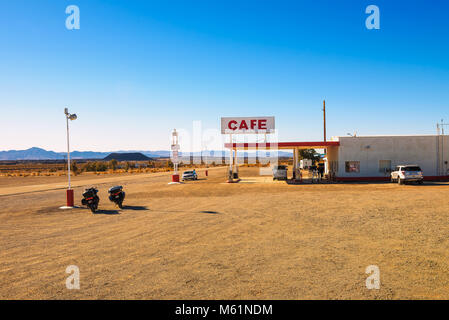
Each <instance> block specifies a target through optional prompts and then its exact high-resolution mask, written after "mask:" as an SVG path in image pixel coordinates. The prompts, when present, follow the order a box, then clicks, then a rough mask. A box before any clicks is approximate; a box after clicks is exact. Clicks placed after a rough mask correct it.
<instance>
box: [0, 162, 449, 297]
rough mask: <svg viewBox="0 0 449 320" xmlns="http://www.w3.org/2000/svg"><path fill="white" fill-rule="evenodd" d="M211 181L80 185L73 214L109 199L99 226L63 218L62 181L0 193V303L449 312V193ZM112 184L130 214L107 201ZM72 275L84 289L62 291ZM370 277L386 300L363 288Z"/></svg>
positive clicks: (142, 177)
mask: <svg viewBox="0 0 449 320" xmlns="http://www.w3.org/2000/svg"><path fill="white" fill-rule="evenodd" d="M209 173H210V174H209V176H208V177H207V178H206V177H205V175H204V172H203V170H201V171H200V180H199V181H195V182H188V183H185V184H182V185H168V184H167V182H168V181H169V175H168V174H167V173H162V174H139V175H137V174H136V175H132V176H129V175H127V176H116V177H113V178H108V179H107V180H104V179H103V180H98V181H96V180H95V179H87V180H83V179H81V178H77V179H76V184H75V185H76V188H75V199H76V202H77V203H80V201H81V190H82V187H84V186H88V185H91V184H92V183H94V182H95V183H96V186H97V187H98V188H99V189H100V198H101V201H100V211H99V212H98V213H97V214H91V213H90V211H89V210H87V209H85V208H79V209H73V210H60V209H59V208H58V207H59V206H60V205H63V204H64V203H65V193H64V190H63V189H60V187H61V186H60V184H61V182H63V180H61V179H59V178H57V177H55V178H54V179H55V180H51V179H49V178H42V180H39V178H36V177H35V178H32V179H34V180H33V181H34V184H30V183H29V182H27V183H23V186H21V184H22V183H21V181H28V180H26V179H28V178H23V177H17V178H14V179H17V180H9V182H8V183H4V181H3V182H0V221H1V223H0V244H1V251H0V298H1V299H98V298H100V299H365V298H366V299H449V224H448V222H449V196H448V195H449V184H447V183H435V184H425V185H423V186H415V185H405V186H399V185H397V184H389V183H382V184H323V185H288V184H285V183H268V181H267V182H266V183H265V182H264V181H263V180H262V181H261V180H260V179H253V180H254V182H252V183H236V184H226V183H224V180H225V179H224V177H225V168H215V169H211V170H210V171H209ZM257 173H258V169H257V168H241V175H242V176H246V177H256V176H257ZM4 179H6V178H4ZM9 179H13V178H9ZM58 179H59V180H58ZM99 179H100V178H99ZM60 180H61V181H60ZM114 184H122V185H123V186H124V187H125V191H126V192H127V196H126V200H125V205H126V207H125V208H124V209H123V210H118V209H117V208H115V207H114V206H113V204H112V203H110V202H109V200H107V189H108V187H110V186H112V185H114ZM13 188H15V189H13ZM21 188H23V189H21ZM39 190H45V191H39ZM21 192H26V193H21ZM69 265H76V266H78V267H79V269H80V290H68V289H67V288H66V285H65V281H66V278H67V277H68V274H66V272H65V271H66V267H67V266H69ZM369 265H376V266H378V267H379V269H380V282H381V283H380V289H379V290H375V289H373V290H369V289H367V288H366V286H365V280H366V278H367V277H368V275H367V274H365V268H366V267H367V266H369Z"/></svg>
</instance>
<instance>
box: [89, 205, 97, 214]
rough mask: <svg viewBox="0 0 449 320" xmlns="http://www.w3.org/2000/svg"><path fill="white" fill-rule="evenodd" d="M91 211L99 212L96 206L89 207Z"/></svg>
mask: <svg viewBox="0 0 449 320" xmlns="http://www.w3.org/2000/svg"><path fill="white" fill-rule="evenodd" d="M89 209H90V211H92V213H95V211H96V210H97V208H96V207H95V205H91V206H89Z"/></svg>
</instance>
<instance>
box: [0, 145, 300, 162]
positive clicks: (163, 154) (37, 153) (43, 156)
mask: <svg viewBox="0 0 449 320" xmlns="http://www.w3.org/2000/svg"><path fill="white" fill-rule="evenodd" d="M131 152H132V153H142V154H144V155H145V156H147V157H149V158H168V157H170V151H166V150H159V151H142V150H130V151H123V150H120V151H111V152H96V151H72V152H70V158H72V159H104V158H106V157H107V156H108V155H110V154H111V153H131ZM207 153H208V154H210V155H212V156H215V157H221V156H222V151H221V150H218V151H217V150H213V151H212V150H208V151H207ZM239 153H240V152H239ZM249 153H251V152H249ZM263 154H264V152H263V151H262V152H261V155H263ZM180 155H181V156H183V157H186V156H189V155H190V153H189V152H187V153H184V154H180ZM192 155H193V156H195V157H199V156H200V155H201V153H200V152H193V153H192ZM203 155H206V151H204V152H203ZM225 155H226V156H229V152H228V151H225ZM291 155H292V153H291V152H283V151H279V153H278V156H280V157H285V156H287V157H288V156H291ZM66 158H67V153H66V152H54V151H48V150H45V149H42V148H37V147H33V148H30V149H26V150H8V151H0V160H62V159H66Z"/></svg>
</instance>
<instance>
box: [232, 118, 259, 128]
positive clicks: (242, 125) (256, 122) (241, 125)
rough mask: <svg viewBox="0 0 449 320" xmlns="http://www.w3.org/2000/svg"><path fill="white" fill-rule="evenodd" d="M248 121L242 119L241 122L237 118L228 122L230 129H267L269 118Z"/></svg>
mask: <svg viewBox="0 0 449 320" xmlns="http://www.w3.org/2000/svg"><path fill="white" fill-rule="evenodd" d="M248 122H249V123H247V122H246V120H245V119H242V120H241V121H240V123H239V122H238V121H237V120H231V121H229V122H228V129H230V130H255V129H257V130H266V129H267V119H250V120H249V121H248Z"/></svg>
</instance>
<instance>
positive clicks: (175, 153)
mask: <svg viewBox="0 0 449 320" xmlns="http://www.w3.org/2000/svg"><path fill="white" fill-rule="evenodd" d="M171 150H172V157H171V161H172V162H173V175H172V183H179V172H178V164H179V142H178V132H177V131H176V129H174V130H173V133H172V145H171Z"/></svg>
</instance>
